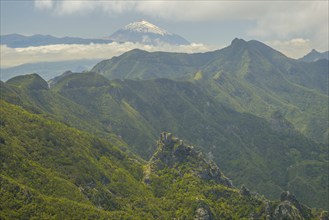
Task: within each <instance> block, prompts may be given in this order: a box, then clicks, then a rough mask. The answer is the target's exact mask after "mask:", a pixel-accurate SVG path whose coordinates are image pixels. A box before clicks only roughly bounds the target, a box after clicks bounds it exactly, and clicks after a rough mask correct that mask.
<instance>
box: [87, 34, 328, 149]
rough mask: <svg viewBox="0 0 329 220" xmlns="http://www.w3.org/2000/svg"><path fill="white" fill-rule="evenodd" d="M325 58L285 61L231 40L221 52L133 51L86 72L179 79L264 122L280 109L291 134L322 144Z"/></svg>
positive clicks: (273, 53)
mask: <svg viewBox="0 0 329 220" xmlns="http://www.w3.org/2000/svg"><path fill="white" fill-rule="evenodd" d="M328 62H329V61H328V60H319V61H317V62H313V63H305V62H301V61H297V60H294V59H290V58H288V57H286V56H284V55H283V54H281V53H280V52H278V51H275V50H274V49H272V48H270V47H268V46H267V45H265V44H263V43H261V42H258V41H249V42H246V41H244V40H241V39H234V40H233V41H232V44H231V45H230V46H228V47H226V48H224V49H222V50H218V51H214V52H208V53H203V54H179V53H164V52H154V53H148V52H145V51H140V50H133V51H130V52H127V53H125V54H123V55H122V56H119V57H115V58H112V59H110V60H106V61H102V62H100V63H99V64H97V65H96V66H95V67H94V68H93V69H92V71H94V72H98V73H100V74H102V75H104V76H106V77H107V78H109V79H156V78H170V79H184V80H190V81H193V82H195V83H197V84H198V85H200V87H201V88H203V89H205V90H207V92H209V94H211V95H212V96H213V97H215V98H216V99H217V100H218V101H220V102H221V103H223V104H225V105H228V106H229V107H231V108H234V109H235V110H237V111H240V112H249V113H252V114H255V115H257V116H260V117H264V118H266V119H268V120H269V119H270V116H271V115H272V114H273V113H274V112H276V111H280V112H281V113H282V114H283V115H284V117H286V118H287V119H288V120H289V121H290V122H291V123H292V124H293V125H294V126H295V128H296V129H297V130H299V131H300V132H302V133H303V134H305V135H307V136H308V137H311V138H312V139H314V140H316V141H318V142H322V143H325V144H326V143H328V137H327V136H328V128H327V124H328V117H327V116H328V105H327V104H326V103H327V99H328V94H327V91H328V84H327V81H328V72H329V71H328V66H329V63H328Z"/></svg>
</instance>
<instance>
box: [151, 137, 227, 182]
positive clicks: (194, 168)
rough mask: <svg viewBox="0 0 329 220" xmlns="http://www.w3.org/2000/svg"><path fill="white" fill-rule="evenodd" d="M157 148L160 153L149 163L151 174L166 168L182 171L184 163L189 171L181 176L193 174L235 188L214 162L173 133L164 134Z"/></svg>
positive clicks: (184, 171)
mask: <svg viewBox="0 0 329 220" xmlns="http://www.w3.org/2000/svg"><path fill="white" fill-rule="evenodd" d="M157 146H158V151H157V152H156V153H155V154H154V155H153V157H152V158H151V160H150V163H149V166H150V168H149V171H150V172H156V171H158V170H163V169H165V168H177V169H180V165H182V164H183V163H184V165H185V166H184V167H187V169H184V170H182V169H181V170H180V172H181V175H183V174H184V173H192V174H194V175H197V176H198V177H199V178H201V179H203V180H213V181H215V182H216V183H219V184H222V185H225V186H227V187H233V185H232V183H231V181H230V180H229V179H228V178H227V177H225V176H224V174H223V173H222V172H221V171H220V170H219V168H218V166H217V165H216V164H215V163H214V162H213V161H207V160H206V159H205V157H204V156H203V155H202V153H200V152H198V151H196V150H195V149H194V147H193V146H189V145H186V144H184V142H183V141H182V140H180V139H178V138H176V137H174V136H173V135H172V134H171V133H167V132H162V133H161V135H160V138H159V140H158V141H157Z"/></svg>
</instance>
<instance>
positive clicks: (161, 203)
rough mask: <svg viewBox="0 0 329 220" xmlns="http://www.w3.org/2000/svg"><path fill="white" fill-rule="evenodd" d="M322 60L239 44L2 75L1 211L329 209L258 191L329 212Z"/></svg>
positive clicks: (95, 213) (254, 212) (157, 215)
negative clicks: (88, 67) (50, 72)
mask: <svg viewBox="0 0 329 220" xmlns="http://www.w3.org/2000/svg"><path fill="white" fill-rule="evenodd" d="M325 62H327V61H318V62H314V63H309V64H308V63H304V62H298V61H295V60H291V59H288V58H287V57H285V56H283V55H282V54H280V53H278V52H276V51H274V50H273V49H271V48H269V47H267V46H266V45H263V44H261V43H259V42H256V41H250V42H245V41H243V40H238V39H236V40H234V41H233V42H232V45H231V46H230V47H228V48H225V49H223V50H220V51H214V52H211V53H205V54H192V55H186V54H176V53H163V52H159V53H147V52H144V51H140V50H133V51H131V52H129V53H126V54H124V55H122V56H120V57H116V58H113V59H111V60H109V61H103V62H101V63H100V64H98V65H97V66H96V67H95V68H94V71H97V72H101V73H103V74H104V76H103V75H99V74H98V73H95V72H84V73H72V72H67V73H65V74H63V75H62V76H60V77H58V78H56V79H54V80H53V81H52V82H51V87H50V88H49V86H48V84H47V82H45V81H44V80H43V79H42V78H41V77H40V76H38V75H37V74H31V75H26V76H19V77H15V78H12V79H10V80H8V81H7V82H5V83H4V82H0V92H1V107H0V111H1V117H0V118H1V121H0V125H1V132H0V145H1V151H0V159H1V161H2V163H1V173H0V179H1V192H0V193H1V194H0V197H1V201H0V203H1V208H0V210H1V211H0V218H4V219H12V218H23V219H24V218H32V219H33V218H35V219H40V218H55V219H62V218H75V216H74V214H73V213H74V212H79V216H78V215H77V218H82V219H84V218H99V219H111V218H112V219H113V218H114V219H120V218H121V219H161V218H162V219H173V218H185V219H189V218H193V217H195V218H199V219H204V218H210V219H218V218H226V219H227V218H233V219H243V218H250V217H253V218H258V219H259V218H266V216H271V217H273V219H280V218H284V219H299V218H301V217H302V216H303V217H304V218H305V219H312V218H313V217H315V216H320V215H323V216H325V215H326V213H322V214H321V211H319V210H316V209H313V210H310V209H309V208H307V207H306V206H303V205H301V204H300V203H299V202H298V201H297V200H296V198H295V197H294V196H292V195H291V194H289V193H288V194H281V201H274V202H273V201H270V200H267V199H265V198H264V197H263V196H259V195H258V194H256V193H254V192H257V193H260V194H262V195H265V196H266V197H267V198H269V199H277V198H279V197H280V193H281V192H282V191H290V192H291V193H292V194H294V195H296V197H297V198H298V200H299V201H301V203H303V204H307V205H308V206H310V207H317V208H326V207H328V196H329V192H328V173H327V169H328V149H327V147H326V146H327V144H326V143H327V137H326V134H327V132H328V128H327V122H328V118H327V111H328V106H327V105H325V103H326V100H327V99H328V95H327V94H326V90H327V85H325V83H324V82H325V80H324V79H325V78H326V77H327V74H328V69H327V66H326V64H327V63H325ZM141 68H143V69H141ZM105 76H106V77H108V78H110V79H111V78H133V79H134V80H132V79H124V80H123V79H114V80H110V79H108V78H106V77H105ZM119 76H120V77H119ZM139 78H140V79H143V80H140V79H139ZM160 78H161V79H160ZM165 78H167V79H165ZM162 131H171V132H173V133H175V134H177V135H178V136H179V137H181V138H183V139H184V140H185V141H186V142H187V143H190V144H193V145H195V147H191V146H188V145H186V144H184V142H183V141H181V140H179V139H177V138H175V137H173V136H172V135H170V137H169V136H168V138H167V139H165V138H164V135H168V134H167V133H162V134H161V136H160V140H158V141H157V142H156V144H155V140H156V139H158V135H159V133H161V132H162ZM201 152H202V153H201ZM145 161H149V162H145ZM211 161H214V162H211ZM216 164H218V165H219V167H220V170H219V168H218V167H217V165H216ZM223 173H225V174H226V175H227V176H228V177H229V178H230V179H231V180H232V181H233V183H234V184H235V186H237V187H238V188H240V187H242V188H241V190H238V189H237V188H235V187H234V186H233V185H232V184H231V181H230V180H229V179H228V178H227V177H226V176H225V175H224V174H223ZM249 189H250V190H249ZM280 210H281V211H280ZM136 213H138V214H136ZM284 213H286V214H287V216H282V215H284ZM64 216H65V217H64ZM280 216H281V217H280Z"/></svg>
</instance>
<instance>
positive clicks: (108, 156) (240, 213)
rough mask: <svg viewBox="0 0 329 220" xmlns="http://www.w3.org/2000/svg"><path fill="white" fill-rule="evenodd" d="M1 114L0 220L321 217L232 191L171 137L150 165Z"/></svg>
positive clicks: (74, 134) (288, 201)
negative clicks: (168, 159) (172, 157)
mask: <svg viewBox="0 0 329 220" xmlns="http://www.w3.org/2000/svg"><path fill="white" fill-rule="evenodd" d="M0 113H1V121H0V122H1V123H0V126H1V130H0V146H1V148H0V158H1V161H2V163H1V172H0V181H1V190H0V217H1V219H31V218H32V219H33V218H34V219H50V218H55V219H77V218H79V219H86V218H88V219H173V218H187V219H191V218H196V219H218V218H219V217H221V218H248V217H250V216H253V217H256V218H264V217H265V216H267V217H270V218H271V219H282V218H285V219H304V218H307V219H313V218H315V217H317V216H318V217H319V216H320V215H323V213H324V212H323V213H321V211H316V210H311V209H309V208H308V207H306V206H304V205H302V204H300V203H299V202H298V201H297V200H296V199H295V197H294V196H292V195H290V194H287V193H284V194H282V196H281V202H278V201H273V202H272V201H269V200H266V199H264V198H262V197H260V196H257V195H254V194H251V193H250V192H249V191H248V189H246V188H245V187H243V188H242V189H241V190H238V189H236V188H234V187H233V186H232V185H231V183H230V181H228V179H227V178H226V177H225V176H224V174H223V173H222V172H221V171H219V169H218V167H217V166H216V165H215V164H214V163H213V162H211V161H206V160H205V158H204V157H203V156H202V154H200V153H199V152H196V151H195V150H194V149H193V148H192V147H190V146H187V145H185V144H183V142H182V141H179V140H178V139H177V138H175V137H173V136H171V135H169V134H166V133H164V134H162V138H161V139H160V140H159V141H158V142H157V147H158V150H157V152H156V154H155V155H154V157H152V159H151V160H150V161H149V162H148V163H145V162H143V161H141V160H139V159H138V158H137V157H135V156H127V155H126V154H125V153H124V152H122V151H121V150H119V149H118V148H117V147H116V146H115V144H114V143H110V142H108V141H106V140H104V139H99V138H97V137H95V136H93V135H90V134H88V133H86V132H83V131H79V130H76V129H73V128H70V127H68V126H66V125H64V124H62V123H59V122H56V121H53V120H49V119H47V117H45V116H42V115H36V114H32V113H30V112H28V111H26V110H24V109H22V108H21V107H18V106H15V105H12V104H9V103H7V102H5V101H3V100H0ZM171 156H175V157H174V158H175V159H174V160H171V161H167V160H166V158H171ZM139 161H140V162H139Z"/></svg>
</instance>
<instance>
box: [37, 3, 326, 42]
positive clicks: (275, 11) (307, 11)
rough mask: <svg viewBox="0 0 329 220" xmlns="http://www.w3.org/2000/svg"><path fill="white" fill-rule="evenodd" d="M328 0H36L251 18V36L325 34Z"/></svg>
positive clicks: (193, 16)
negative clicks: (252, 23) (252, 24)
mask: <svg viewBox="0 0 329 220" xmlns="http://www.w3.org/2000/svg"><path fill="white" fill-rule="evenodd" d="M328 4H329V3H328V1H86V0H83V1H79V0H75V1H71V0H62V1H53V0H43V1H40V0H36V1H35V6H36V8H38V9H42V10H43V9H48V10H50V11H52V13H54V14H56V15H71V14H76V13H90V12H93V11H100V12H103V13H107V14H124V13H127V12H132V11H134V12H137V13H140V14H143V15H147V16H151V17H157V18H162V19H167V20H172V21H177V20H180V21H225V20H235V21H239V20H250V21H253V22H254V23H255V25H254V26H253V27H251V28H250V29H249V31H248V34H249V35H250V36H255V37H258V36H261V37H262V36H267V37H268V36H276V37H278V38H280V39H287V38H289V37H290V38H291V37H301V36H298V35H305V34H309V35H312V34H315V35H321V34H322V35H323V34H327V35H328Z"/></svg>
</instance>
